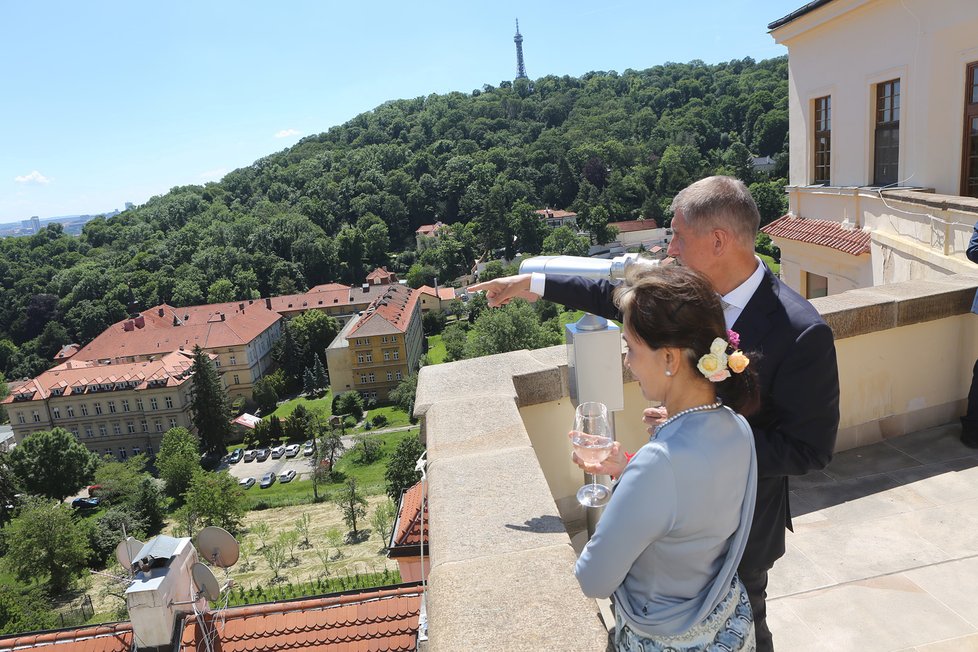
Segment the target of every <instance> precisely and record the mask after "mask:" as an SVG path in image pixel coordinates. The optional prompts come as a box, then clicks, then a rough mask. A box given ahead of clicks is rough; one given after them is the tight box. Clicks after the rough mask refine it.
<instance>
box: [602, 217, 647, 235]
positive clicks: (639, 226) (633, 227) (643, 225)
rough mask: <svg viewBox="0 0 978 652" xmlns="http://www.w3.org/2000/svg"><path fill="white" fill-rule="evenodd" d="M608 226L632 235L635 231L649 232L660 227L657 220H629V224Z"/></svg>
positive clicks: (612, 223) (619, 223) (611, 224)
mask: <svg viewBox="0 0 978 652" xmlns="http://www.w3.org/2000/svg"><path fill="white" fill-rule="evenodd" d="M608 226H613V227H615V228H616V229H618V232H619V233H631V232H633V231H648V230H649V229H657V228H659V225H657V224H656V223H655V220H628V221H627V222H608Z"/></svg>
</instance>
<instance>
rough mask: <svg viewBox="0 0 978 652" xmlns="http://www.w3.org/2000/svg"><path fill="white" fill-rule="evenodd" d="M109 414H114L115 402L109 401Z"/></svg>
mask: <svg viewBox="0 0 978 652" xmlns="http://www.w3.org/2000/svg"><path fill="white" fill-rule="evenodd" d="M109 414H115V401H109Z"/></svg>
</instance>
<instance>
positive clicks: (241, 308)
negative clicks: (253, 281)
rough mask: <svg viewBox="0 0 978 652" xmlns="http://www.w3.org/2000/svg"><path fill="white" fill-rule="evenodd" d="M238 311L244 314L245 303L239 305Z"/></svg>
mask: <svg viewBox="0 0 978 652" xmlns="http://www.w3.org/2000/svg"><path fill="white" fill-rule="evenodd" d="M238 310H240V311H241V312H244V303H243V302H242V303H239V304H238Z"/></svg>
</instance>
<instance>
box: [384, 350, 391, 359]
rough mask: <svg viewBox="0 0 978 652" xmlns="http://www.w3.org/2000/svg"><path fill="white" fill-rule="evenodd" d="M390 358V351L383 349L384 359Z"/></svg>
mask: <svg viewBox="0 0 978 652" xmlns="http://www.w3.org/2000/svg"><path fill="white" fill-rule="evenodd" d="M390 359H391V352H390V351H384V360H390Z"/></svg>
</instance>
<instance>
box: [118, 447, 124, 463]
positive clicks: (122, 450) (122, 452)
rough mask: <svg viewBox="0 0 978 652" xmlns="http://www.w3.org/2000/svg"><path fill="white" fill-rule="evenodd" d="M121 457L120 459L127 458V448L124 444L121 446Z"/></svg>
mask: <svg viewBox="0 0 978 652" xmlns="http://www.w3.org/2000/svg"><path fill="white" fill-rule="evenodd" d="M119 459H120V460H124V459H126V449H125V448H123V447H122V446H119Z"/></svg>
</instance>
